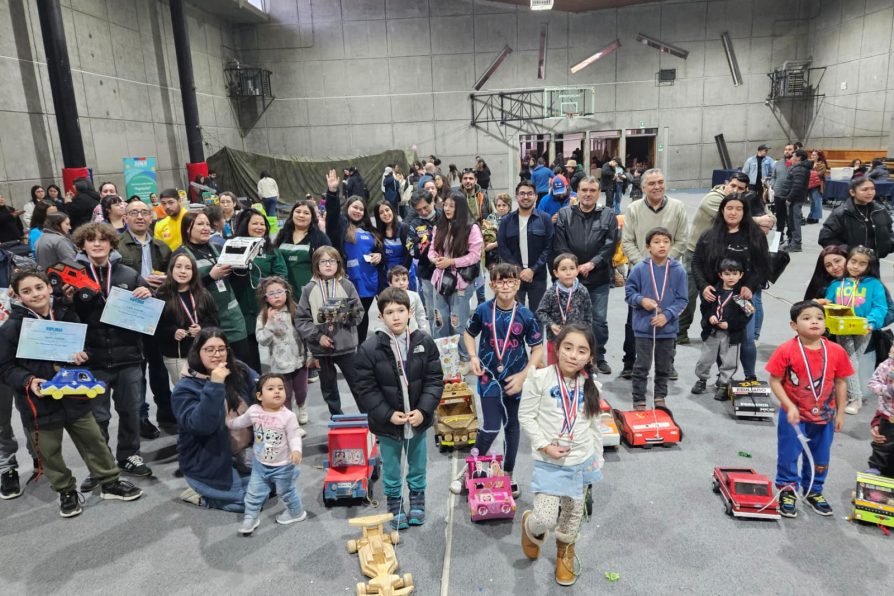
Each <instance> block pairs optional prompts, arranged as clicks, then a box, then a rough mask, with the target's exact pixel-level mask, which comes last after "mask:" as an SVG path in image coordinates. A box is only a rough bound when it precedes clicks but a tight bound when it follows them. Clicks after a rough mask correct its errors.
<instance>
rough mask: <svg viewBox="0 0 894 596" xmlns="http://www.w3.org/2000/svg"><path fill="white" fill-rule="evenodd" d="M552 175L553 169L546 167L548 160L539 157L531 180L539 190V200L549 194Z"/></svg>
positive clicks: (532, 171)
mask: <svg viewBox="0 0 894 596" xmlns="http://www.w3.org/2000/svg"><path fill="white" fill-rule="evenodd" d="M552 177H553V171H552V170H550V169H549V168H548V167H546V160H545V159H543V158H542V157H538V158H537V167H536V168H534V169H533V170H531V182H533V183H534V188H535V189H536V190H537V200H538V201H539V200H540V199H542V198H543V197H545V196H546V195H547V194H549V181H550V179H551V178H552Z"/></svg>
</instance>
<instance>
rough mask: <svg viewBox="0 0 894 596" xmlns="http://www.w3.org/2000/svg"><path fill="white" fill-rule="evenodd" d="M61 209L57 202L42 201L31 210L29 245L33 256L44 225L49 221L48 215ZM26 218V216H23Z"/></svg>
mask: <svg viewBox="0 0 894 596" xmlns="http://www.w3.org/2000/svg"><path fill="white" fill-rule="evenodd" d="M58 211H59V210H58V209H57V208H56V204H55V203H53V202H51V201H40V202H39V203H38V204H37V205H36V206H35V207H34V211H32V212H31V229H30V230H29V231H28V246H29V247H30V249H31V256H32V257H33V256H34V255H35V251H36V249H37V241H38V240H39V239H40V237H41V236H42V235H43V227H44V225H45V224H46V221H47V215H52V214H53V213H57V212H58ZM22 219H24V216H22Z"/></svg>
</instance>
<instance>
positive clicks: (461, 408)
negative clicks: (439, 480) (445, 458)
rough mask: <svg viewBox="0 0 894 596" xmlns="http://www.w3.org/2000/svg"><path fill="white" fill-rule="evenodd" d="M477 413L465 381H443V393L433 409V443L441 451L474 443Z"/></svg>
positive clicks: (473, 398)
mask: <svg viewBox="0 0 894 596" xmlns="http://www.w3.org/2000/svg"><path fill="white" fill-rule="evenodd" d="M477 435H478V414H477V412H476V411H475V396H474V395H473V394H472V390H471V389H469V386H468V385H467V384H466V382H465V381H458V382H447V383H444V393H443V394H442V395H441V401H440V403H439V404H438V407H437V409H436V410H435V444H436V445H437V446H438V449H439V450H440V451H441V452H442V453H443V452H444V451H447V450H448V449H459V448H462V447H469V446H471V445H474V444H475V437H476V436H477Z"/></svg>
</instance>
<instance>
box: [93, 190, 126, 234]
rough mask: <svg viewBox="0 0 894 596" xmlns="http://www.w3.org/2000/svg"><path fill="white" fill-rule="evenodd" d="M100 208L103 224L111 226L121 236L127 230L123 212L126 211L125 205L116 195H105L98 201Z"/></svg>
mask: <svg viewBox="0 0 894 596" xmlns="http://www.w3.org/2000/svg"><path fill="white" fill-rule="evenodd" d="M99 204H100V206H101V207H102V219H103V221H104V222H106V223H108V224H111V225H112V226H113V227H114V228H115V231H116V232H118V233H119V234H121V233H122V232H124V230H125V229H127V224H125V223H124V211H125V209H127V203H125V202H124V199H122V198H121V197H119V196H118V195H106V196H104V197H103V198H102V201H100V203H99Z"/></svg>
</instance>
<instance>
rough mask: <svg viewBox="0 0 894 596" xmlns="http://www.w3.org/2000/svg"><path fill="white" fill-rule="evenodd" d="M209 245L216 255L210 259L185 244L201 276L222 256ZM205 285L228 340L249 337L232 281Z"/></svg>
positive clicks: (213, 282) (232, 340)
mask: <svg viewBox="0 0 894 596" xmlns="http://www.w3.org/2000/svg"><path fill="white" fill-rule="evenodd" d="M208 247H209V248H210V249H211V253H212V254H213V255H214V257H213V258H210V259H206V258H196V255H195V254H193V252H192V251H191V250H190V249H189V248H188V247H187V246H186V245H185V244H184V245H183V250H185V251H186V252H188V253H189V254H190V255H192V257H193V258H194V259H196V265H197V266H198V268H199V276H200V277H201V278H204V277H205V276H206V275H208V272H209V271H211V268H212V267H214V265H215V264H216V263H217V257H218V256H220V253H219V252H218V251H217V249H216V248H215V247H214V245H213V244H209V245H208ZM230 275H231V276H232V275H233V274H232V273H231V274H230ZM205 287H206V288H207V289H208V291H209V292H211V296H212V297H213V298H214V303H215V304H216V305H217V317H218V320H219V321H220V328H221V329H223V332H224V333H225V334H226V336H227V341H229V342H230V343H234V342H237V341H242V340H243V339H245V338H246V337H248V335H247V334H246V332H245V319H244V318H243V316H242V313H241V312H239V302H238V301H237V300H236V296H235V294H234V293H233V288H232V286H230V282H229V281H227V278H224V279H221V280H218V281H212V282H211V285H208V286H205Z"/></svg>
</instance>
